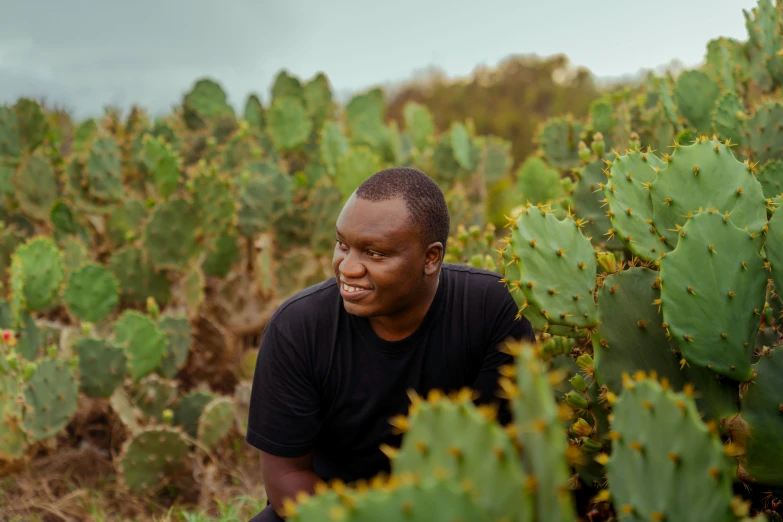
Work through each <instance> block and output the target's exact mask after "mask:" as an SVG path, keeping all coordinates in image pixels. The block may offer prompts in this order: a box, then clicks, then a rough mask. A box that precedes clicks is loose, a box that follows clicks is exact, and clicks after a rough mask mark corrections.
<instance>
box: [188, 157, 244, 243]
mask: <svg viewBox="0 0 783 522" xmlns="http://www.w3.org/2000/svg"><path fill="white" fill-rule="evenodd" d="M192 185H193V205H194V207H195V208H196V209H197V210H198V214H199V223H200V228H201V230H202V232H203V233H204V235H206V236H210V237H213V236H217V235H218V234H221V233H222V232H224V231H225V230H228V229H229V228H231V227H233V225H234V221H235V220H236V207H235V202H234V194H233V193H232V188H231V182H230V180H229V179H228V178H227V177H224V176H220V175H219V174H218V173H217V172H204V171H202V172H200V173H199V174H198V175H197V176H196V177H195V178H193V181H192Z"/></svg>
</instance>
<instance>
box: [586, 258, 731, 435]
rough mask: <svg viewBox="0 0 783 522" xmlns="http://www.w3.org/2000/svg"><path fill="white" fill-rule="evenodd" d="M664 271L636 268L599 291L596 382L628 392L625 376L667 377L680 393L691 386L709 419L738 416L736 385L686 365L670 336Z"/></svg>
mask: <svg viewBox="0 0 783 522" xmlns="http://www.w3.org/2000/svg"><path fill="white" fill-rule="evenodd" d="M658 275H659V274H658V272H655V271H653V270H650V269H648V268H644V267H632V268H629V269H627V270H624V271H622V272H618V273H616V274H612V275H610V276H608V277H607V278H606V279H605V280H604V283H603V287H602V288H601V290H600V291H599V293H598V319H599V327H598V331H597V332H596V333H594V335H593V337H592V344H593V352H594V358H595V376H596V380H597V381H598V382H599V383H600V384H602V385H605V386H607V387H608V388H609V389H610V390H612V391H614V392H617V393H619V392H620V391H621V390H622V375H623V373H625V372H627V373H634V372H636V371H643V372H646V373H650V374H652V373H655V374H656V375H657V376H658V377H660V378H662V379H663V378H665V379H666V380H667V381H668V383H669V386H671V388H672V389H673V390H674V391H681V390H683V389H684V387H685V385H686V384H691V385H693V386H694V387H695V389H696V391H697V394H698V396H697V398H696V404H697V406H698V407H699V411H701V412H702V414H703V415H704V418H705V419H711V420H716V421H720V420H721V419H725V418H728V417H730V416H732V415H735V414H736V413H737V411H738V408H737V405H736V399H737V389H736V386H735V385H733V384H732V383H731V381H728V380H727V379H720V380H719V379H716V378H715V377H716V375H715V374H714V373H713V372H712V371H711V370H709V369H707V368H702V367H699V366H691V365H686V366H684V367H682V366H681V363H680V358H679V357H677V356H676V355H675V353H676V351H675V350H676V349H677V345H676V344H675V343H674V342H673V341H670V340H669V339H668V338H667V336H666V329H665V328H664V326H663V317H662V315H661V311H660V305H659V304H658V303H659V299H660V288H659V285H658V282H657V277H658Z"/></svg>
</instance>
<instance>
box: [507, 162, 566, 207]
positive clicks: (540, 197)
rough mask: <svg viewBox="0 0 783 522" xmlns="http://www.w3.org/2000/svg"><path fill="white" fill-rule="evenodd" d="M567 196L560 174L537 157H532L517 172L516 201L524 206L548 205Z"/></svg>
mask: <svg viewBox="0 0 783 522" xmlns="http://www.w3.org/2000/svg"><path fill="white" fill-rule="evenodd" d="M564 196H565V191H564V190H563V187H562V185H560V173H559V172H558V171H557V169H555V168H553V167H550V166H549V165H547V163H546V162H545V161H544V160H543V159H541V158H539V157H537V156H531V157H529V158H527V159H526V160H525V162H524V163H523V164H522V165H520V167H519V169H518V170H517V172H516V194H515V200H516V201H517V202H518V203H519V204H522V205H525V204H528V203H529V204H531V205H539V204H544V205H546V204H548V203H550V202H551V201H553V200H559V199H561V198H562V197H564Z"/></svg>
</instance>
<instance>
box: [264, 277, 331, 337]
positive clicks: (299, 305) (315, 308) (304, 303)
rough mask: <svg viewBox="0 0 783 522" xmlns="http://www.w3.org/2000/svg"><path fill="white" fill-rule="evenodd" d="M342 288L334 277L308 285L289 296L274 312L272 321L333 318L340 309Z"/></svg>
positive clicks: (276, 322) (286, 321)
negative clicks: (340, 288)
mask: <svg viewBox="0 0 783 522" xmlns="http://www.w3.org/2000/svg"><path fill="white" fill-rule="evenodd" d="M339 297H340V290H339V288H338V287H337V282H336V280H335V278H334V277H330V278H329V279H327V280H325V281H321V282H320V283H316V284H314V285H311V286H308V287H307V288H304V289H302V290H299V291H298V292H296V293H295V294H293V295H291V296H290V297H288V298H287V299H286V300H285V301H283V302H282V303H281V304H280V306H278V307H277V310H275V313H274V314H272V318H271V319H270V323H275V324H278V325H279V324H280V323H291V322H297V323H302V322H312V321H316V322H317V321H318V320H319V319H321V318H325V319H327V320H332V319H333V318H334V314H335V313H337V312H338V311H339V310H338V308H339V306H340V302H339Z"/></svg>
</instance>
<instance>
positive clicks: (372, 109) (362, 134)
mask: <svg viewBox="0 0 783 522" xmlns="http://www.w3.org/2000/svg"><path fill="white" fill-rule="evenodd" d="M384 111H385V106H384V97H383V91H382V90H381V89H380V88H373V89H370V90H368V91H367V92H364V93H361V94H357V95H355V96H353V97H352V98H351V99H350V100H348V103H347V104H346V105H345V117H346V121H347V124H348V133H349V137H350V140H351V145H353V146H355V145H365V146H368V147H371V148H375V149H379V148H380V147H381V146H382V145H383V143H384V142H385V141H386V138H387V129H386V126H385V125H384V123H383V116H384Z"/></svg>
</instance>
